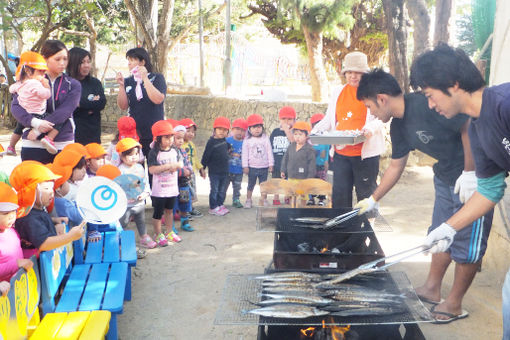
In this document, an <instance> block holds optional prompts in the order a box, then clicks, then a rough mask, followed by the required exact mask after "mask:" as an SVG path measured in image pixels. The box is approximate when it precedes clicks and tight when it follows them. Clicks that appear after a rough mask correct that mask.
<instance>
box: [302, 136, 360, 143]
mask: <svg viewBox="0 0 510 340" xmlns="http://www.w3.org/2000/svg"><path fill="white" fill-rule="evenodd" d="M365 140H366V138H365V136H363V135H362V136H357V137H342V136H328V135H310V141H311V142H312V143H313V144H340V145H354V144H359V143H362V142H364V141H365Z"/></svg>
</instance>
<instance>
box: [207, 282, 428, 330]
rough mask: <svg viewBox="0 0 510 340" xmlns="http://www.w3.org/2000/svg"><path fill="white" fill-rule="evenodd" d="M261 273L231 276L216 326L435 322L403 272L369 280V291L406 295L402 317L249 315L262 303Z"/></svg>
mask: <svg viewBox="0 0 510 340" xmlns="http://www.w3.org/2000/svg"><path fill="white" fill-rule="evenodd" d="M258 275H259V274H250V275H229V276H228V277H227V281H226V284H225V288H224V290H223V295H222V300H221V302H220V305H219V308H218V311H217V313H216V318H215V320H214V323H215V324H216V325H275V326H276V325H281V326H288V325H294V326H321V325H322V324H323V320H324V322H325V324H327V325H339V326H340V325H382V324H406V323H417V322H432V321H434V319H433V317H432V315H431V314H430V312H429V311H428V309H427V308H425V306H424V305H423V304H422V303H421V301H420V300H419V299H418V297H417V296H416V293H415V292H414V289H413V287H412V286H411V282H410V281H409V279H408V278H407V275H406V274H405V273H403V272H382V273H375V274H371V275H375V276H376V277H378V278H374V279H373V280H367V281H366V286H367V287H368V288H377V289H380V290H384V291H385V292H388V293H395V294H405V296H406V298H405V299H404V300H403V301H404V302H403V303H405V309H406V311H405V312H404V313H400V314H393V315H382V316H349V317H338V316H335V317H331V316H327V315H326V316H323V317H311V318H306V319H288V318H268V317H262V316H261V317H259V316H257V315H254V314H250V313H246V311H249V310H251V309H255V308H258V307H257V306H255V305H253V304H252V303H250V302H249V301H252V302H256V301H260V296H259V294H260V293H261V291H262V286H261V280H256V279H254V278H255V277H256V276H258Z"/></svg>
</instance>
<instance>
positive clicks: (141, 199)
mask: <svg viewBox="0 0 510 340" xmlns="http://www.w3.org/2000/svg"><path fill="white" fill-rule="evenodd" d="M147 197H149V193H148V192H147V191H144V192H142V193H141V194H140V195H138V197H137V198H136V199H137V200H138V201H143V200H144V199H146V198H147Z"/></svg>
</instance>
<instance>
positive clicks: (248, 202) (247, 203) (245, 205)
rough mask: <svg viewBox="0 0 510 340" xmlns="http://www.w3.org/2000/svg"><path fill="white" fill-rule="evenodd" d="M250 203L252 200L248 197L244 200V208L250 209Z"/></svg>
mask: <svg viewBox="0 0 510 340" xmlns="http://www.w3.org/2000/svg"><path fill="white" fill-rule="evenodd" d="M251 205H252V202H251V200H250V199H247V200H246V203H244V209H250V208H251Z"/></svg>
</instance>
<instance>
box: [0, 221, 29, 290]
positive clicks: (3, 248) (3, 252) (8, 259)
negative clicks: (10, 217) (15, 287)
mask: <svg viewBox="0 0 510 340" xmlns="http://www.w3.org/2000/svg"><path fill="white" fill-rule="evenodd" d="M22 258H23V251H22V250H21V244H20V240H19V236H18V233H17V232H16V230H14V228H7V229H5V231H4V232H3V233H0V281H9V280H10V279H11V277H12V276H13V275H14V274H15V273H16V272H17V271H18V259H22Z"/></svg>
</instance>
